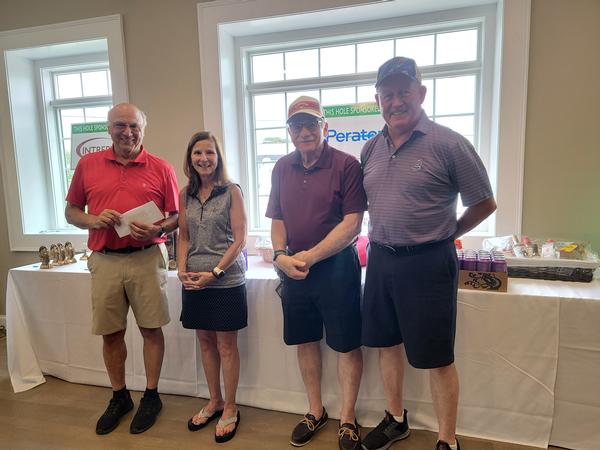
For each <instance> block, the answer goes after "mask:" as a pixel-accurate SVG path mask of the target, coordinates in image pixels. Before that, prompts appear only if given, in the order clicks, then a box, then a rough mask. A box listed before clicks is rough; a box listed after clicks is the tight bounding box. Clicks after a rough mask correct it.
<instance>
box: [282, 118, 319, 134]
mask: <svg viewBox="0 0 600 450" xmlns="http://www.w3.org/2000/svg"><path fill="white" fill-rule="evenodd" d="M322 124H323V121H322V120H319V119H314V120H303V121H299V120H298V121H293V122H290V123H288V128H289V129H290V131H291V132H293V133H300V132H301V131H302V129H303V128H306V129H307V130H308V131H310V132H313V131H316V130H317V129H318V128H319V127H320V126H321V125H322Z"/></svg>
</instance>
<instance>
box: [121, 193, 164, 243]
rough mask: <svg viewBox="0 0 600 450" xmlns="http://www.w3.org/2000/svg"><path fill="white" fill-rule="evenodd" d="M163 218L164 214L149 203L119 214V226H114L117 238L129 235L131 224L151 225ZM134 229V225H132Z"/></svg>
mask: <svg viewBox="0 0 600 450" xmlns="http://www.w3.org/2000/svg"><path fill="white" fill-rule="evenodd" d="M164 218H165V216H164V214H163V213H162V212H161V211H160V209H158V206H156V203H154V202H153V201H149V202H148V203H145V204H143V205H140V206H138V207H136V208H133V209H130V210H129V211H127V212H124V213H123V214H121V224H120V225H115V231H116V232H117V234H118V235H119V237H121V238H122V237H125V236H128V235H130V234H131V223H132V222H136V223H140V224H153V223H155V222H158V221H159V220H163V219H164ZM133 226H134V227H135V225H133Z"/></svg>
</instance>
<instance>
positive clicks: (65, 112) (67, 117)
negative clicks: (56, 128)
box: [60, 108, 85, 139]
mask: <svg viewBox="0 0 600 450" xmlns="http://www.w3.org/2000/svg"><path fill="white" fill-rule="evenodd" d="M84 122H85V119H84V116H83V108H65V109H61V110H60V124H61V127H62V133H63V138H65V139H69V138H71V125H72V124H74V123H84Z"/></svg>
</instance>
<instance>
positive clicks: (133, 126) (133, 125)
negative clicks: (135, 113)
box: [112, 122, 141, 132]
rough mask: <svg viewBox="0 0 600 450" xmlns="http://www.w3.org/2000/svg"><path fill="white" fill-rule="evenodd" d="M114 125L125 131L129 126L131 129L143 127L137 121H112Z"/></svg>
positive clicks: (118, 129) (136, 129) (135, 129)
mask: <svg viewBox="0 0 600 450" xmlns="http://www.w3.org/2000/svg"><path fill="white" fill-rule="evenodd" d="M112 127H113V128H115V129H116V130H117V131H123V130H125V129H126V128H129V129H130V130H131V131H133V132H135V131H139V130H140V129H141V127H140V126H139V124H137V123H125V122H114V123H112Z"/></svg>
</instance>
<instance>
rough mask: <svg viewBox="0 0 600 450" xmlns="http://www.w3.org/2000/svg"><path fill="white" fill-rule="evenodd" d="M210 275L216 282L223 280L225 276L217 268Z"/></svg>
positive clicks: (221, 270) (222, 271)
mask: <svg viewBox="0 0 600 450" xmlns="http://www.w3.org/2000/svg"><path fill="white" fill-rule="evenodd" d="M212 274H213V277H215V278H216V279H217V280H218V279H220V278H223V277H224V276H225V271H224V270H223V269H221V268H219V267H215V268H214V269H213V270H212Z"/></svg>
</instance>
